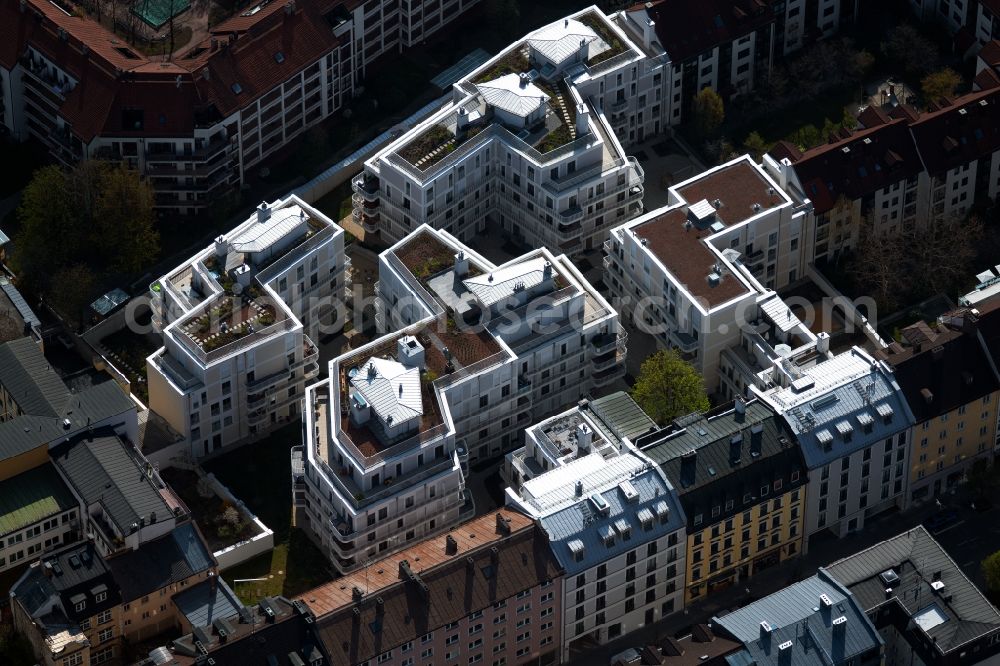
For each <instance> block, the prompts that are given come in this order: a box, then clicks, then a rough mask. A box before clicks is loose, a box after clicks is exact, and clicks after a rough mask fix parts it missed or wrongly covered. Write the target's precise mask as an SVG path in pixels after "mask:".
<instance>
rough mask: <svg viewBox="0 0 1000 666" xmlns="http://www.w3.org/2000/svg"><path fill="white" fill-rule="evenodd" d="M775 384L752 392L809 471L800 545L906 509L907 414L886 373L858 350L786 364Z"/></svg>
mask: <svg viewBox="0 0 1000 666" xmlns="http://www.w3.org/2000/svg"><path fill="white" fill-rule="evenodd" d="M786 370H787V374H785V375H784V376H782V377H780V378H779V381H780V382H781V383H780V384H779V385H777V386H774V387H773V388H770V389H767V390H761V389H759V388H757V387H756V386H754V387H752V388H751V390H752V391H753V392H754V393H755V394H756V395H758V396H759V397H760V398H761V400H763V401H764V402H765V403H767V404H768V405H770V406H771V407H772V409H774V410H775V411H776V412H777V413H778V414H780V415H781V417H782V418H783V419H784V420H785V421H786V423H787V424H788V426H789V428H790V429H791V431H792V432H793V433H794V436H795V441H796V442H797V443H798V446H799V447H801V450H802V454H803V457H804V458H805V463H806V467H807V468H808V470H809V472H808V475H809V481H808V489H807V492H806V497H807V502H806V507H805V537H806V539H805V541H804V543H803V546H804V547H807V546H808V540H809V539H811V538H813V537H814V536H815V535H816V534H817V533H818V532H821V531H824V532H825V531H830V532H833V534H834V535H836V536H843V535H844V534H848V533H851V532H855V531H857V530H859V529H861V528H863V527H864V525H865V521H866V520H867V519H868V518H869V517H871V516H873V515H876V514H878V513H881V512H883V511H886V510H889V509H892V508H899V509H902V508H905V507H906V506H907V505H908V496H907V492H908V485H909V484H908V481H909V475H908V474H907V471H908V470H909V466H910V444H909V437H910V433H911V428H912V426H913V422H914V421H913V414H912V413H911V412H910V408H909V406H908V405H907V403H906V400H905V398H904V397H903V393H902V390H901V389H900V387H899V383H898V382H897V380H896V378H895V377H894V375H893V372H892V369H891V368H890V367H889V365H888V364H887V363H885V362H884V361H877V360H876V359H874V358H872V357H871V356H870V355H868V354H867V353H866V352H864V351H863V350H861V349H860V348H858V347H854V348H852V349H851V350H850V351H848V352H844V353H841V354H838V355H835V356H833V357H832V358H828V359H826V360H821V361H819V362H816V359H815V358H813V360H812V361H811V362H809V363H805V364H795V363H789V364H788V365H787V367H786Z"/></svg>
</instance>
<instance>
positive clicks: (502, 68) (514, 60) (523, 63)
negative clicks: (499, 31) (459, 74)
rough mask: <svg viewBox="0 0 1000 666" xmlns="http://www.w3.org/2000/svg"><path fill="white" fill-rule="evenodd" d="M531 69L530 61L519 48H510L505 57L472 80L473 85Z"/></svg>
mask: <svg viewBox="0 0 1000 666" xmlns="http://www.w3.org/2000/svg"><path fill="white" fill-rule="evenodd" d="M530 69H531V61H530V60H528V56H527V55H526V54H525V52H524V49H523V48H522V47H520V46H518V47H515V48H512V49H511V50H510V51H509V52H508V53H507V54H506V55H504V56H503V57H502V58H500V59H499V60H497V61H496V62H495V63H493V65H492V66H491V67H490V68H489V69H487V70H485V71H484V72H483V73H482V74H480V75H479V76H477V77H476V78H475V79H473V80H472V82H473V83H486V82H487V81H492V80H493V79H498V78H500V77H501V76H504V75H506V74H521V73H522V72H527V71H529V70H530Z"/></svg>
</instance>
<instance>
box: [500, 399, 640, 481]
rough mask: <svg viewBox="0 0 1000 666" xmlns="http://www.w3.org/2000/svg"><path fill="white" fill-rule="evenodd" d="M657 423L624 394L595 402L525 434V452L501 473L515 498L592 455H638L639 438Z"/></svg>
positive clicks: (513, 454) (515, 455)
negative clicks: (543, 478)
mask: <svg viewBox="0 0 1000 666" xmlns="http://www.w3.org/2000/svg"><path fill="white" fill-rule="evenodd" d="M655 429H656V423H655V422H654V421H653V419H651V418H649V416H648V415H647V414H646V412H644V411H642V408H641V407H639V405H637V404H636V402H635V400H633V399H632V397H631V396H630V395H629V394H628V393H625V392H624V391H618V392H616V393H612V394H610V395H606V396H603V397H601V398H596V399H593V400H589V399H584V400H581V401H580V402H579V403H577V406H576V407H574V408H573V409H569V410H567V411H565V412H563V413H561V414H557V415H556V416H553V417H551V418H548V419H545V420H543V421H541V422H540V423H536V424H534V425H532V426H531V427H530V428H527V429H525V431H524V446H523V447H521V448H519V449H517V450H516V451H511V452H510V453H508V454H507V455H506V456H505V459H504V467H503V470H502V472H501V473H502V475H503V478H504V479H505V480H506V483H507V485H508V487H510V488H512V489H513V490H514V491H515V492H516V491H519V490H520V489H521V486H522V485H523V484H524V482H525V481H528V480H530V479H533V478H535V477H536V476H538V475H539V474H544V473H545V472H547V471H549V470H550V469H556V468H557V467H561V466H563V465H565V464H567V463H570V462H572V461H573V460H577V459H578V458H582V457H584V456H588V455H590V454H591V453H592V452H593V453H598V454H600V455H601V456H602V457H603V458H605V459H609V458H613V457H615V456H618V455H621V454H622V453H625V452H630V451H634V450H635V449H634V447H633V446H632V445H631V442H632V441H634V440H635V438H636V437H638V436H640V435H642V434H645V433H647V432H649V431H650V430H655Z"/></svg>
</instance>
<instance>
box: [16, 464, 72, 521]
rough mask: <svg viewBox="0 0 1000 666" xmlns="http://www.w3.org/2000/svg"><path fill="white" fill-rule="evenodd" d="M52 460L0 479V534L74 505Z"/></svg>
mask: <svg viewBox="0 0 1000 666" xmlns="http://www.w3.org/2000/svg"><path fill="white" fill-rule="evenodd" d="M76 505H77V503H76V499H75V498H74V497H73V495H72V493H70V491H69V488H67V487H66V484H65V483H63V480H62V478H60V476H59V473H58V472H56V468H55V467H54V466H53V465H52V463H48V462H47V463H45V464H44V465H40V466H38V467H36V468H34V469H31V470H28V471H27V472H22V473H21V474H18V475H17V476H12V477H11V478H9V479H5V480H4V481H0V535H4V534H10V533H11V532H15V531H17V530H19V529H21V528H23V527H27V526H28V525H33V524H34V523H37V522H38V521H40V520H42V519H44V518H48V517H49V516H53V515H56V514H58V513H62V512H63V511H66V510H68V509H71V508H73V507H74V506H76Z"/></svg>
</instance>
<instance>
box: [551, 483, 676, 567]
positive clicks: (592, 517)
mask: <svg viewBox="0 0 1000 666" xmlns="http://www.w3.org/2000/svg"><path fill="white" fill-rule="evenodd" d="M544 476H545V475H542V477H539V478H544ZM622 480H623V481H624V480H625V479H622ZM628 480H629V481H630V482H631V484H632V486H634V487H635V489H636V490H637V491H638V492H639V499H638V501H636V502H633V503H628V502H626V501H625V496H624V493H623V492H622V491H621V490H620V489H619V488H618V485H617V484H614V485H611V486H610V488H607V487H606V489H605V490H603V491H601V492H599V493H598V494H599V495H600V496H601V497H603V498H604V501H605V502H607V503H608V507H609V509H608V515H607V516H601V515H599V514H598V512H597V511H596V510H595V509H594V505H593V503H592V501H591V499H590V495H591V494H593V493H591V492H590V491H588V490H586V489H585V490H584V493H583V499H582V500H580V501H578V502H575V503H574V504H571V505H570V506H568V507H566V508H563V509H561V510H558V511H555V512H554V513H551V514H549V515H545V516H542V517H541V520H540V522H541V525H542V529H544V530H545V531H546V532H547V533H548V535H549V541H550V543H551V545H552V551H553V553H555V556H556V559H557V560H559V564H560V565H562V567H563V569H564V570H565V571H566V575H567V576H570V575H573V574H576V573H579V572H580V571H584V570H586V569H590V568H591V567H595V566H597V565H598V564H600V563H601V562H604V561H606V560H608V559H609V558H612V557H614V556H616V555H620V554H621V553H624V552H626V551H628V550H632V549H633V548H636V547H637V546H639V545H641V544H643V543H646V542H648V541H652V540H654V539H659V538H660V537H662V536H664V535H665V534H670V533H671V532H673V531H675V530H678V529H681V528H682V527H684V523H685V519H684V513H683V511H682V510H681V507H680V504H679V503H678V501H677V496H676V495H675V494H674V492H673V490H672V489H671V488H670V486H668V485H667V483H666V482H665V481H664V480H663V478H662V477H661V476H660V474H659V472H658V471H657V470H655V469H646V470H644V471H641V472H639V473H638V474H637V475H635V476H633V477H631V478H630V479H628ZM584 483H586V481H585V482H584ZM659 502H666V503H667V506H669V507H670V514H669V516H668V518H667V520H666V522H660V521H659V520H654V521H653V522H652V526H651V528H650V529H648V530H646V529H643V527H642V525H641V523H640V521H639V519H638V517H637V513H638V512H640V511H642V510H643V509H648V508H650V507H652V506H654V505H656V504H657V503H659ZM619 521H624V522H625V523H626V524H627V525H628V526H629V528H630V529H631V534H630V537H629V538H628V539H624V538H623V537H622V535H621V534H620V533H619V532H617V531H616V530H615V529H614V525H615V524H616V523H619ZM602 530H603V531H605V532H606V531H607V530H611V534H613V535H614V543H613V544H612V545H611V546H606V545H604V542H603V541H602V538H601V531H602ZM574 540H578V541H580V542H581V543H582V544H583V547H584V554H583V557H582V559H581V560H580V561H577V559H576V558H575V557H574V555H573V553H572V552H571V550H570V546H569V543H570V542H571V541H574Z"/></svg>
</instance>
